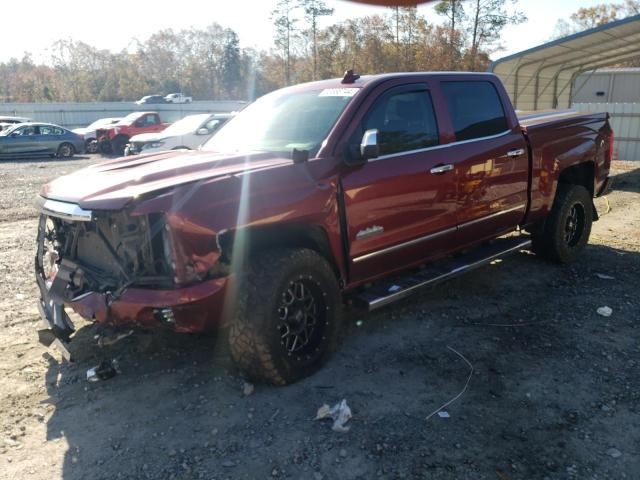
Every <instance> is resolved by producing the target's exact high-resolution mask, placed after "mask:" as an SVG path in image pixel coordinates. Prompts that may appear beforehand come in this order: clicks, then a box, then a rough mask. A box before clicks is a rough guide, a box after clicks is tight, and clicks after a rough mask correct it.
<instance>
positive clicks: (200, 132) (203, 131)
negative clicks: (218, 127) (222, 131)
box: [196, 128, 209, 135]
mask: <svg viewBox="0 0 640 480" xmlns="http://www.w3.org/2000/svg"><path fill="white" fill-rule="evenodd" d="M196 135H209V129H208V128H199V129H198V131H197V132H196Z"/></svg>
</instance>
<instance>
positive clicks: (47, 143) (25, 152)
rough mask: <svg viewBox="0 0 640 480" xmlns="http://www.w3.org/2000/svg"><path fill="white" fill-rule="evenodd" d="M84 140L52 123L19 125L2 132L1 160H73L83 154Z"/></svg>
mask: <svg viewBox="0 0 640 480" xmlns="http://www.w3.org/2000/svg"><path fill="white" fill-rule="evenodd" d="M83 149H84V139H83V138H82V137H81V136H80V135H78V134H75V133H73V132H71V131H69V130H67V129H66V128H64V127H61V126H59V125H53V124H51V123H31V122H29V123H17V124H15V125H14V126H12V127H9V128H7V129H5V130H2V131H1V132H0V158H6V157H32V156H44V155H48V156H51V157H54V156H55V157H58V158H71V157H73V155H74V154H76V153H82V152H83Z"/></svg>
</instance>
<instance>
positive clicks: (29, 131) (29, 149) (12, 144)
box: [4, 125, 40, 156]
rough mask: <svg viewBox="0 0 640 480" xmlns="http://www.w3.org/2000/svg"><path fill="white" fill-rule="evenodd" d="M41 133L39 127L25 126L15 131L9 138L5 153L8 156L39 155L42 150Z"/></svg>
mask: <svg viewBox="0 0 640 480" xmlns="http://www.w3.org/2000/svg"><path fill="white" fill-rule="evenodd" d="M39 138H40V131H39V128H38V126H37V125H25V126H23V127H20V128H17V129H15V130H14V131H13V132H11V133H10V134H9V138H7V142H6V149H5V152H4V153H6V154H8V155H12V156H14V155H27V154H34V153H37V151H38V149H39V148H40V146H39V142H38V139H39Z"/></svg>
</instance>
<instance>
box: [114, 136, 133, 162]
mask: <svg viewBox="0 0 640 480" xmlns="http://www.w3.org/2000/svg"><path fill="white" fill-rule="evenodd" d="M127 143H129V137H126V136H125V135H117V136H116V137H115V138H114V139H113V140H111V152H112V153H113V154H114V155H117V156H119V157H121V156H123V155H124V148H125V147H126V146H127Z"/></svg>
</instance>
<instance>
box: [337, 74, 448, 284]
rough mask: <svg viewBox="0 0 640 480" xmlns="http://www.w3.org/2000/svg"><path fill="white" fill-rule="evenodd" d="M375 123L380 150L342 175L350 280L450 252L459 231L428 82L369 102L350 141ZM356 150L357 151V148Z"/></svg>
mask: <svg viewBox="0 0 640 480" xmlns="http://www.w3.org/2000/svg"><path fill="white" fill-rule="evenodd" d="M370 129H377V130H378V132H379V134H378V139H379V144H380V155H379V157H378V158H375V159H371V160H369V161H368V162H367V163H365V164H363V165H360V166H355V167H352V168H351V169H350V170H349V171H347V173H346V174H345V175H344V176H343V179H342V187H343V190H344V202H345V210H346V217H347V229H348V242H349V257H350V281H351V282H361V281H365V280H369V279H373V278H375V277H378V276H381V275H384V274H386V273H389V272H391V271H394V270H400V269H402V268H406V267H407V266H409V265H412V264H416V263H419V262H421V261H424V260H425V259H428V258H430V257H433V256H438V255H441V254H442V253H443V252H445V251H447V250H449V249H450V248H451V245H452V240H453V239H454V238H455V229H456V216H455V210H456V183H455V172H454V171H453V170H446V169H445V170H444V171H441V169H440V168H439V166H440V165H442V164H444V163H446V162H445V161H444V159H443V156H444V155H445V154H446V153H443V152H444V151H445V150H446V149H441V148H438V144H439V143H440V139H439V133H438V127H437V122H436V117H435V113H434V108H433V103H432V99H431V94H430V92H429V89H428V88H427V86H426V85H425V84H411V85H403V86H400V87H395V88H392V89H390V90H388V91H386V92H385V93H383V94H382V95H381V96H380V97H378V98H377V100H376V101H375V102H374V103H373V105H372V106H371V108H370V109H369V110H368V112H367V114H366V115H365V116H364V117H363V119H362V121H361V123H360V125H359V128H357V129H356V131H355V133H354V134H353V136H352V138H351V139H350V142H349V143H350V147H351V148H352V150H353V147H357V145H358V144H359V143H360V139H361V138H362V134H363V133H364V132H365V131H366V130H370ZM356 155H357V153H356Z"/></svg>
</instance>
